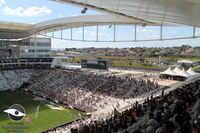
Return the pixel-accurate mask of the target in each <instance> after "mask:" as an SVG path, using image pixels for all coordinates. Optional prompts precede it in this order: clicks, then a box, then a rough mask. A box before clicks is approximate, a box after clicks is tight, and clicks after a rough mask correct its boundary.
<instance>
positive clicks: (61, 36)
mask: <svg viewBox="0 0 200 133" xmlns="http://www.w3.org/2000/svg"><path fill="white" fill-rule="evenodd" d="M60 38H61V39H63V35H62V26H61V27H60Z"/></svg>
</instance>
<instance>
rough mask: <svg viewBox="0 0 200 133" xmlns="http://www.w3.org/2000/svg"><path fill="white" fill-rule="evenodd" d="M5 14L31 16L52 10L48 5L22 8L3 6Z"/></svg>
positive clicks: (48, 12) (49, 12)
mask: <svg viewBox="0 0 200 133" xmlns="http://www.w3.org/2000/svg"><path fill="white" fill-rule="evenodd" d="M3 11H4V12H5V14H6V15H12V16H20V17H32V16H43V15H48V14H51V13H52V10H51V9H49V8H48V7H46V6H44V7H35V6H33V7H29V8H26V9H25V8H22V7H17V8H16V9H12V8H10V7H5V8H4V10H3Z"/></svg>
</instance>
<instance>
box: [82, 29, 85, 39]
mask: <svg viewBox="0 0 200 133" xmlns="http://www.w3.org/2000/svg"><path fill="white" fill-rule="evenodd" d="M84 32H85V28H84V25H83V29H82V41H85V33H84Z"/></svg>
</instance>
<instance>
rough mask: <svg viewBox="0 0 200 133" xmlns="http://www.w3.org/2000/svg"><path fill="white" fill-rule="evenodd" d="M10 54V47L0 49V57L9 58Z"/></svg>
mask: <svg viewBox="0 0 200 133" xmlns="http://www.w3.org/2000/svg"><path fill="white" fill-rule="evenodd" d="M11 55H12V51H11V49H0V59H7V58H10V57H11Z"/></svg>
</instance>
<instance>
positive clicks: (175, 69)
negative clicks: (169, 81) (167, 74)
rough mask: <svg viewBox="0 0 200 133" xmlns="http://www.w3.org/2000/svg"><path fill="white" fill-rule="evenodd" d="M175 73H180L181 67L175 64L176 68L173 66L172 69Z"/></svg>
mask: <svg viewBox="0 0 200 133" xmlns="http://www.w3.org/2000/svg"><path fill="white" fill-rule="evenodd" d="M173 71H174V72H175V73H180V72H181V69H180V68H179V67H178V66H176V68H174V70H173Z"/></svg>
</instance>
